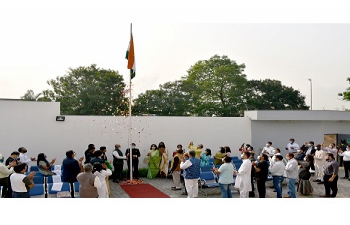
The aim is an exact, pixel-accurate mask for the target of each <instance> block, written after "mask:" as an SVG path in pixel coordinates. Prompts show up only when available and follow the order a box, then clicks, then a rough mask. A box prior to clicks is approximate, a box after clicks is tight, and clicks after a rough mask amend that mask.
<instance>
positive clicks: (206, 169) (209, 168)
mask: <svg viewBox="0 0 350 225" xmlns="http://www.w3.org/2000/svg"><path fill="white" fill-rule="evenodd" d="M212 169H213V166H201V172H208V171H211V170H212Z"/></svg>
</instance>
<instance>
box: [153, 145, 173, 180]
mask: <svg viewBox="0 0 350 225" xmlns="http://www.w3.org/2000/svg"><path fill="white" fill-rule="evenodd" d="M178 149H179V146H178ZM176 152H177V151H175V153H176ZM174 156H175V155H174ZM147 157H148V171H147V178H148V179H153V178H155V177H157V175H158V174H159V167H160V160H161V156H160V153H159V151H158V147H157V145H156V144H151V146H150V150H149V152H148V153H147Z"/></svg>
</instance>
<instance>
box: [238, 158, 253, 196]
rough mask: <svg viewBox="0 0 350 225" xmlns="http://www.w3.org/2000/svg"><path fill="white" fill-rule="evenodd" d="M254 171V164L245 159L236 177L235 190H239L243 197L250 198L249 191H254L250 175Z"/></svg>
mask: <svg viewBox="0 0 350 225" xmlns="http://www.w3.org/2000/svg"><path fill="white" fill-rule="evenodd" d="M251 171H252V162H251V161H250V160H249V159H243V163H242V165H241V167H240V168H239V170H238V174H237V177H236V182H235V188H238V189H239V191H240V193H241V197H243V196H244V197H249V195H248V194H249V191H252V184H251V180H250V174H251Z"/></svg>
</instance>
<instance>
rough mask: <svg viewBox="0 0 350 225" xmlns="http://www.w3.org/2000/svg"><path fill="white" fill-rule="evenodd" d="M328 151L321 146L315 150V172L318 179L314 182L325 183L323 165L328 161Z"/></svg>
mask: <svg viewBox="0 0 350 225" xmlns="http://www.w3.org/2000/svg"><path fill="white" fill-rule="evenodd" d="M326 154H327V151H324V150H323V149H321V148H320V147H318V148H317V151H316V152H315V157H314V159H315V161H314V164H315V174H316V177H317V179H316V180H314V182H321V183H323V166H324V164H325V163H326V158H327V156H326Z"/></svg>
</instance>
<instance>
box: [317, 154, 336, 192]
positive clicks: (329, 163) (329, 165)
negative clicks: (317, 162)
mask: <svg viewBox="0 0 350 225" xmlns="http://www.w3.org/2000/svg"><path fill="white" fill-rule="evenodd" d="M338 171H339V164H338V162H337V161H335V160H334V156H333V154H332V153H327V160H326V163H325V165H324V177H323V180H324V188H325V192H326V194H325V195H321V196H320V197H332V198H335V196H337V193H338V185H337V183H338ZM331 190H332V194H331Z"/></svg>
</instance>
